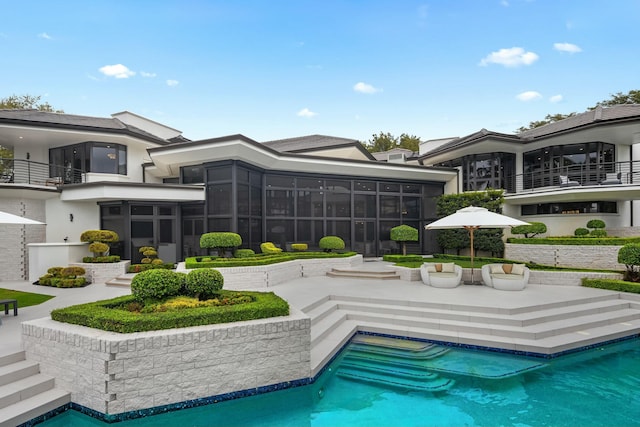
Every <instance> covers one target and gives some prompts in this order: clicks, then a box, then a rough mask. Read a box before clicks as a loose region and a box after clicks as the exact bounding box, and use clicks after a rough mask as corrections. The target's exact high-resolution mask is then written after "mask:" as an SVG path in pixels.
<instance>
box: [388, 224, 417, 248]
mask: <svg viewBox="0 0 640 427" xmlns="http://www.w3.org/2000/svg"><path fill="white" fill-rule="evenodd" d="M391 240H393V241H395V242H400V244H401V245H402V255H406V254H407V242H417V241H418V230H417V229H415V228H413V227H411V226H409V225H406V224H402V225H399V226H397V227H393V228H392V229H391Z"/></svg>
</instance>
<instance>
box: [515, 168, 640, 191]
mask: <svg viewBox="0 0 640 427" xmlns="http://www.w3.org/2000/svg"><path fill="white" fill-rule="evenodd" d="M505 182H506V186H505V193H506V194H522V193H533V192H538V191H548V190H551V189H564V188H574V187H588V186H598V187H602V188H607V187H609V186H612V185H618V186H619V185H623V186H624V185H634V184H635V185H638V184H640V162H638V161H626V162H611V163H604V164H599V165H589V164H586V165H572V166H563V167H558V168H550V169H538V170H535V171H532V172H528V173H523V174H517V175H513V176H511V177H508V178H507V179H505Z"/></svg>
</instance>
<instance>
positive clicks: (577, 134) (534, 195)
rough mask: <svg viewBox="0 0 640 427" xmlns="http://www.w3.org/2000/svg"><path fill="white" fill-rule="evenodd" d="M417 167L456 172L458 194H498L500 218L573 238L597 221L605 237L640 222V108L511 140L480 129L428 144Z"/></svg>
mask: <svg viewBox="0 0 640 427" xmlns="http://www.w3.org/2000/svg"><path fill="white" fill-rule="evenodd" d="M419 162H420V164H422V165H425V166H444V167H452V168H456V169H457V170H458V171H459V173H460V175H461V179H460V185H461V188H460V191H482V190H485V189H487V188H502V189H504V190H505V205H504V209H503V213H505V214H506V215H509V216H512V217H514V218H518V219H522V220H523V221H528V222H531V221H537V222H543V223H545V224H546V225H547V229H548V234H550V235H556V236H557V235H573V232H574V230H575V229H576V228H578V227H585V226H586V223H587V222H588V221H589V220H590V219H595V218H598V219H602V220H604V221H605V223H606V225H607V230H608V231H609V234H610V235H635V234H638V233H637V230H636V227H637V226H638V225H639V224H640V205H639V204H638V201H637V200H638V199H640V105H631V104H630V105H617V106H613V107H608V108H603V107H597V108H595V109H594V110H591V111H587V112H585V113H582V114H578V115H575V116H573V117H570V118H567V119H565V120H561V121H558V122H555V123H552V124H548V125H546V126H542V127H539V128H535V129H531V130H528V131H525V132H522V133H520V134H517V135H513V134H503V133H498V132H492V131H488V130H486V129H482V130H480V131H479V132H476V133H473V134H471V135H467V136H464V137H461V138H449V139H443V140H436V141H427V142H425V143H424V144H423V145H422V146H421V150H420V156H419Z"/></svg>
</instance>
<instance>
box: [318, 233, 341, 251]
mask: <svg viewBox="0 0 640 427" xmlns="http://www.w3.org/2000/svg"><path fill="white" fill-rule="evenodd" d="M318 246H319V247H320V249H324V250H325V251H328V252H330V251H332V250H338V251H339V250H342V249H344V240H342V239H341V238H340V237H338V236H324V237H323V238H322V239H320V241H319V242H318Z"/></svg>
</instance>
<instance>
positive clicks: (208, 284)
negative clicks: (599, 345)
mask: <svg viewBox="0 0 640 427" xmlns="http://www.w3.org/2000/svg"><path fill="white" fill-rule="evenodd" d="M223 285H224V277H222V273H220V272H219V271H218V270H214V269H213V268H196V269H195V270H191V271H190V272H189V273H188V274H187V278H186V282H185V288H186V289H187V292H189V293H190V294H191V295H193V296H195V297H196V298H198V299H201V300H202V299H207V298H208V297H211V296H213V295H214V294H215V293H216V292H218V291H219V290H220V289H222V286H223Z"/></svg>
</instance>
